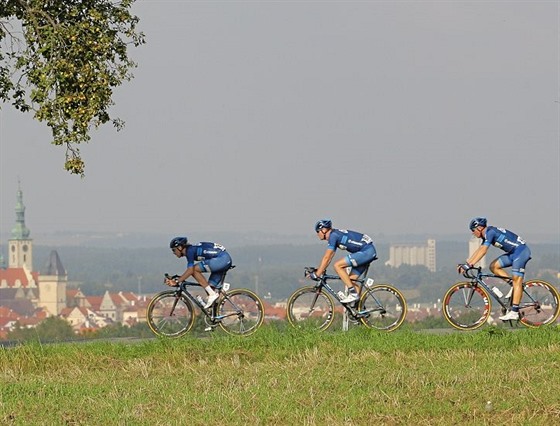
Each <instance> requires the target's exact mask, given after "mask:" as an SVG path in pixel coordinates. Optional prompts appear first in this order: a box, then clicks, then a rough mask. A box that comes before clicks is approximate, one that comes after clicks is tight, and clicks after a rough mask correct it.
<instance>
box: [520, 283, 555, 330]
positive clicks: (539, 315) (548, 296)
mask: <svg viewBox="0 0 560 426" xmlns="http://www.w3.org/2000/svg"><path fill="white" fill-rule="evenodd" d="M559 299H560V296H559V293H558V290H556V288H554V286H553V285H552V284H550V283H548V282H546V281H542V280H528V281H526V282H524V283H523V298H522V300H521V304H520V305H519V313H520V320H519V321H520V322H521V323H522V324H523V325H525V326H526V327H530V328H538V327H543V326H546V325H549V324H552V323H554V322H555V321H556V319H557V318H558V314H559V313H560V311H559V309H560V308H559V306H558V300H559Z"/></svg>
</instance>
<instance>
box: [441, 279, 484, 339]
mask: <svg viewBox="0 0 560 426" xmlns="http://www.w3.org/2000/svg"><path fill="white" fill-rule="evenodd" d="M442 309H443V316H444V318H445V319H446V320H447V322H448V323H449V324H451V325H452V326H453V327H455V328H456V329H458V330H475V329H477V328H479V327H481V326H482V325H483V324H484V323H485V322H486V321H487V320H488V317H489V316H490V312H491V310H492V305H491V302H490V296H489V295H488V293H487V292H486V290H484V289H483V288H482V287H480V286H477V285H473V283H470V282H467V281H464V282H460V283H457V284H454V285H452V286H451V287H450V288H449V290H447V293H445V296H444V297H443V306H442Z"/></svg>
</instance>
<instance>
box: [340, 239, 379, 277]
mask: <svg viewBox="0 0 560 426" xmlns="http://www.w3.org/2000/svg"><path fill="white" fill-rule="evenodd" d="M375 259H377V252H376V251H375V247H374V246H373V244H367V245H365V246H364V247H363V248H362V249H361V250H360V251H357V252H356V253H351V254H349V255H347V256H346V265H347V266H350V267H352V270H351V271H350V275H358V276H359V275H362V273H363V272H364V271H365V270H366V269H367V267H368V266H369V264H370V263H371V262H373V261H374V260H375Z"/></svg>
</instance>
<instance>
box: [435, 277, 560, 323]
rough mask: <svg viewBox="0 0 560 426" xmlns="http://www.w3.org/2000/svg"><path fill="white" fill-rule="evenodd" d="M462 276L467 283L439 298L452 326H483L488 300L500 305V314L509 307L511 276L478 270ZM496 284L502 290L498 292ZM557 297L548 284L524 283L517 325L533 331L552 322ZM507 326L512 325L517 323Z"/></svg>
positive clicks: (490, 309)
mask: <svg viewBox="0 0 560 426" xmlns="http://www.w3.org/2000/svg"><path fill="white" fill-rule="evenodd" d="M463 276H464V277H465V278H468V279H469V281H462V282H458V283H456V284H454V285H452V286H451V287H450V288H449V290H447V292H446V293H445V296H444V297H443V306H442V310H443V316H444V317H445V319H446V320H447V322H449V324H451V325H452V326H453V327H455V328H457V329H459V330H475V329H477V328H479V327H481V326H482V325H484V324H485V323H486V322H487V321H488V319H489V318H490V315H491V313H492V299H494V300H495V301H496V302H497V304H498V305H500V309H501V312H502V314H505V313H506V311H507V310H508V309H510V308H511V304H512V293H513V283H512V279H511V277H500V276H498V275H494V274H483V273H482V268H480V267H476V268H469V269H466V270H463ZM490 280H492V283H491V282H490ZM498 285H500V286H502V287H506V288H505V289H504V290H503V291H502V289H500V287H498ZM504 292H505V293H504ZM559 298H560V296H559V293H558V291H557V290H556V289H555V288H554V286H553V285H552V284H550V283H547V282H546V281H542V280H528V281H525V282H524V283H523V297H522V300H521V304H520V305H519V322H521V324H523V325H525V326H527V327H533V328H536V327H541V326H545V325H548V324H552V323H554V321H556V319H557V318H558V314H559V306H558V299H559ZM509 323H510V325H512V326H513V325H514V324H513V323H517V321H513V322H512V321H509Z"/></svg>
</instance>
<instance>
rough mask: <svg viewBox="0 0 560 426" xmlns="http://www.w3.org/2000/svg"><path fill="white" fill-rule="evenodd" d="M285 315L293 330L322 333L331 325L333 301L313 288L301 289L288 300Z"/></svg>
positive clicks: (322, 292) (327, 295)
mask: <svg viewBox="0 0 560 426" xmlns="http://www.w3.org/2000/svg"><path fill="white" fill-rule="evenodd" d="M286 314H287V317H288V322H289V323H290V324H291V325H292V327H294V328H297V329H306V330H320V331H323V330H326V329H327V328H329V327H330V326H331V324H332V323H333V320H334V301H333V299H332V297H331V296H330V295H329V294H327V293H325V292H324V291H323V290H317V288H316V287H314V286H308V287H302V288H300V289H298V290H296V291H295V292H294V293H293V294H292V295H291V296H290V298H289V299H288V303H287V305H286Z"/></svg>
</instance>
